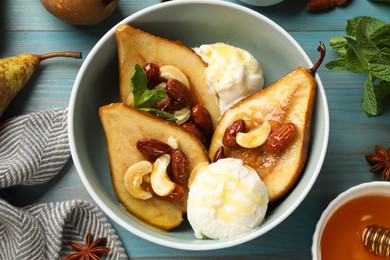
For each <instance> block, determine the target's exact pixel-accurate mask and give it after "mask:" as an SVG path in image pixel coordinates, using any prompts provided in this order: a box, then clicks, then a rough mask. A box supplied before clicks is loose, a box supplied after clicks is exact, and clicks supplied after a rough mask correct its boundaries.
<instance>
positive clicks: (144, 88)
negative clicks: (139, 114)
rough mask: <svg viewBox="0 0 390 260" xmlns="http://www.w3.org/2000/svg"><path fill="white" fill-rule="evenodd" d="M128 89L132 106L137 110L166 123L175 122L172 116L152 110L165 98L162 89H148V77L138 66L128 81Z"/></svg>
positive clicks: (164, 92) (164, 91) (137, 65)
mask: <svg viewBox="0 0 390 260" xmlns="http://www.w3.org/2000/svg"><path fill="white" fill-rule="evenodd" d="M130 88H131V92H132V93H133V98H134V99H133V106H134V107H136V108H138V109H139V110H142V111H145V112H148V113H150V114H153V115H155V116H158V117H161V118H164V119H165V120H168V121H176V120H177V119H176V117H174V116H173V115H172V114H170V113H167V112H164V111H161V110H158V109H155V108H152V106H154V105H155V104H157V103H158V102H160V101H161V100H163V98H164V97H165V96H166V90H165V89H164V88H154V89H148V77H147V76H146V73H145V71H144V70H143V69H142V68H141V66H140V65H139V64H136V65H135V67H134V73H133V76H132V77H131V79H130Z"/></svg>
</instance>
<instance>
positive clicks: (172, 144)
mask: <svg viewBox="0 0 390 260" xmlns="http://www.w3.org/2000/svg"><path fill="white" fill-rule="evenodd" d="M167 144H169V146H170V147H172V149H179V144H178V143H177V140H176V138H175V137H173V136H170V137H168V140H167Z"/></svg>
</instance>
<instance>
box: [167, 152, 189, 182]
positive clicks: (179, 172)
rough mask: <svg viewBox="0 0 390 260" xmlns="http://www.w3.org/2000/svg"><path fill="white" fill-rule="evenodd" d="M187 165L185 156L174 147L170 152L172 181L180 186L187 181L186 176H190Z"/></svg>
mask: <svg viewBox="0 0 390 260" xmlns="http://www.w3.org/2000/svg"><path fill="white" fill-rule="evenodd" d="M188 165H189V163H188V160H187V157H186V156H185V154H184V153H183V152H182V151H181V150H179V149H175V150H173V151H172V152H171V167H172V176H173V180H172V181H173V182H175V183H177V184H179V185H182V186H183V185H184V184H185V183H187V181H188V178H189V177H190V176H189V171H188Z"/></svg>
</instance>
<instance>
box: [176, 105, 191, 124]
mask: <svg viewBox="0 0 390 260" xmlns="http://www.w3.org/2000/svg"><path fill="white" fill-rule="evenodd" d="M173 116H174V117H176V119H177V120H176V124H178V125H181V124H184V123H185V122H186V121H187V120H188V119H190V117H191V110H190V109H189V108H188V107H183V108H182V109H180V110H176V111H175V112H173Z"/></svg>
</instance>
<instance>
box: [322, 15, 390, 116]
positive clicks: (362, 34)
mask: <svg viewBox="0 0 390 260" xmlns="http://www.w3.org/2000/svg"><path fill="white" fill-rule="evenodd" d="M346 33H347V36H333V37H332V38H331V39H330V46H331V47H332V49H334V50H335V51H337V52H338V53H339V54H340V57H339V58H338V59H335V60H332V61H330V62H328V63H327V64H326V65H325V66H326V67H327V68H328V69H330V70H347V71H350V72H353V73H363V72H365V71H367V72H368V77H367V80H366V83H365V85H364V89H363V98H362V103H361V106H362V109H363V111H364V112H365V113H366V114H367V115H368V116H377V115H379V114H380V113H382V111H383V109H384V108H385V105H386V102H387V100H388V97H390V23H386V22H384V21H381V20H378V19H375V18H372V17H367V16H358V17H355V18H354V19H352V20H347V26H346Z"/></svg>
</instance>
